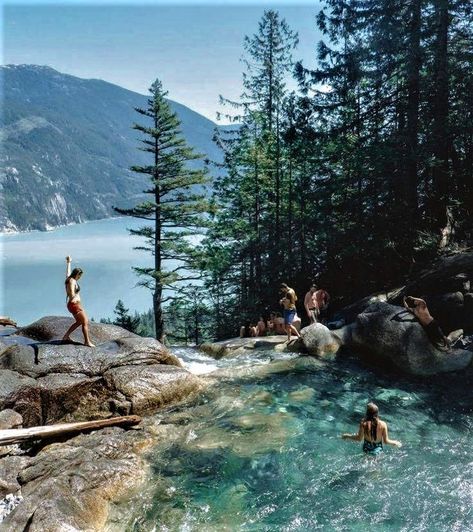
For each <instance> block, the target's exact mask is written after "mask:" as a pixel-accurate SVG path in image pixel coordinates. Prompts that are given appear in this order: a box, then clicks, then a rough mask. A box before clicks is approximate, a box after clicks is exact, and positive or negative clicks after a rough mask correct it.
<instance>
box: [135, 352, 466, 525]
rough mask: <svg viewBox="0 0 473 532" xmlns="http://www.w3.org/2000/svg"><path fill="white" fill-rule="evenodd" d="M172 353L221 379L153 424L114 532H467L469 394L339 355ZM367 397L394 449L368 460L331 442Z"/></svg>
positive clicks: (351, 423)
mask: <svg viewBox="0 0 473 532" xmlns="http://www.w3.org/2000/svg"><path fill="white" fill-rule="evenodd" d="M179 356H180V357H181V358H182V359H183V360H184V363H185V364H186V365H187V367H188V368H189V369H193V370H194V371H195V372H197V373H204V372H209V371H213V372H214V373H213V375H219V376H220V379H222V380H221V381H219V384H217V385H216V386H215V387H214V388H212V389H211V391H210V392H209V393H208V395H207V396H206V397H205V398H204V399H202V400H201V401H200V402H199V404H196V405H193V406H190V407H189V406H187V407H184V408H182V409H180V410H179V409H178V410H172V411H169V412H168V413H166V414H164V415H162V416H160V419H159V421H160V424H159V425H158V429H159V430H161V431H163V432H162V437H161V440H162V443H161V444H160V445H158V446H157V447H156V448H155V449H154V450H153V452H152V453H151V455H150V457H149V460H150V461H151V464H152V478H151V479H150V482H149V485H148V487H147V489H146V490H145V491H144V492H143V493H142V494H141V497H140V500H139V504H138V506H137V507H135V512H134V516H133V519H132V520H131V521H129V524H128V528H127V530H133V531H151V530H173V531H174V530H176V531H203V530H205V531H221V530H232V531H233V530H242V531H273V530H275V531H310V530H340V531H342V530H350V531H352V530H353V531H357V530H360V531H361V530H378V531H379V530H387V531H391V530H392V531H399V530H402V531H412V530H416V531H447V530H448V531H450V530H455V531H462V532H463V531H467V530H473V510H472V508H473V457H472V447H473V432H472V426H473V417H472V401H471V394H470V391H469V390H466V389H465V390H462V389H461V388H459V387H458V386H456V387H452V386H451V385H450V384H449V381H448V379H447V380H446V381H445V382H443V383H442V385H440V384H438V385H433V384H428V385H427V384H422V383H412V382H408V381H404V380H400V379H399V378H396V377H394V376H391V377H382V376H380V375H377V374H376V373H374V372H372V371H370V370H367V369H366V368H363V367H361V366H359V365H358V363H357V362H355V361H350V360H344V361H337V362H317V361H314V362H310V361H309V360H310V359H308V358H304V357H300V358H297V357H294V356H286V357H283V359H281V357H280V355H277V354H276V353H268V352H262V353H256V354H255V355H253V356H252V357H246V358H245V357H243V358H241V357H238V358H234V359H227V360H221V361H218V362H215V361H212V360H211V359H208V358H207V357H205V356H204V355H202V354H198V353H196V352H195V351H191V350H181V351H180V352H179ZM225 367H226V369H225ZM369 400H374V401H375V402H376V403H377V404H378V405H379V407H380V412H381V417H382V419H384V420H386V421H387V422H388V425H389V430H390V436H391V437H392V438H395V439H400V440H401V441H402V442H403V447H402V449H396V448H392V447H388V448H385V451H384V452H383V453H382V455H381V456H379V457H378V458H372V457H367V456H364V455H363V453H362V452H361V447H360V444H359V443H356V442H347V441H343V440H341V438H340V434H341V433H343V432H355V431H356V430H357V427H358V422H359V419H360V418H361V416H362V414H363V411H364V408H365V405H366V403H367V402H368V401H369Z"/></svg>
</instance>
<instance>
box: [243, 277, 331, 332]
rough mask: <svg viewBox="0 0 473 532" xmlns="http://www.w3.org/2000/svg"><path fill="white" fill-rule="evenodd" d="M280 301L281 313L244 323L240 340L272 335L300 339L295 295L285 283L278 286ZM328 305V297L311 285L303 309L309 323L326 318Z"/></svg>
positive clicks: (299, 319) (299, 320)
mask: <svg viewBox="0 0 473 532" xmlns="http://www.w3.org/2000/svg"><path fill="white" fill-rule="evenodd" d="M280 294H281V296H282V297H281V299H280V300H279V304H280V305H281V306H282V308H283V313H282V315H281V313H280V312H277V311H273V312H270V314H269V318H268V319H265V318H264V317H263V316H260V318H259V320H258V321H254V322H251V321H250V320H248V321H246V322H245V324H244V325H242V326H241V327H240V338H250V337H257V336H266V335H274V334H287V339H288V341H290V340H291V336H292V335H295V336H296V337H300V334H299V331H300V330H301V324H302V320H301V318H300V317H299V316H298V314H297V308H296V302H297V295H296V292H295V290H294V289H293V288H291V287H289V286H288V285H287V284H286V283H281V286H280ZM329 303H330V295H329V293H328V292H327V291H326V290H324V289H323V288H319V287H318V286H317V285H316V284H312V285H311V286H310V288H309V291H308V292H307V294H306V295H305V297H304V308H305V311H306V313H307V318H308V319H309V322H310V323H317V322H322V323H324V322H325V320H326V318H327V309H328V306H329Z"/></svg>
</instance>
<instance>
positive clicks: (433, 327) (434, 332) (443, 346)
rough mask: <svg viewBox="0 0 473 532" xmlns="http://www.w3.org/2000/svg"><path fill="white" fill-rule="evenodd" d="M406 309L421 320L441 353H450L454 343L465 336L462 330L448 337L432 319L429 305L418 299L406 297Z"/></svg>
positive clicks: (433, 343)
mask: <svg viewBox="0 0 473 532" xmlns="http://www.w3.org/2000/svg"><path fill="white" fill-rule="evenodd" d="M404 307H405V308H406V309H407V310H408V311H409V312H410V313H411V314H414V316H415V317H416V318H417V319H418V320H419V323H420V324H421V325H422V327H423V328H424V331H425V332H426V334H427V336H428V337H429V340H430V342H431V343H432V345H433V346H434V347H436V348H437V349H440V350H441V351H448V350H449V349H450V346H451V345H452V342H454V341H455V340H458V338H459V337H460V336H461V335H462V334H463V330H462V329H458V331H453V332H451V333H450V334H449V335H448V336H446V335H445V333H444V332H443V331H442V328H441V327H440V325H439V323H438V321H437V320H436V319H435V318H433V317H432V315H431V314H430V312H429V309H428V307H427V303H426V302H425V301H424V300H423V299H420V298H418V297H412V296H404Z"/></svg>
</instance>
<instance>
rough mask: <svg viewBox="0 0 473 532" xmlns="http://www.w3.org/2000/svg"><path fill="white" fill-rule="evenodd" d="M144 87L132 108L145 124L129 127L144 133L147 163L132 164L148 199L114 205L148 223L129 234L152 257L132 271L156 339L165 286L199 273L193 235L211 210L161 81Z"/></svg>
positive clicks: (168, 287)
mask: <svg viewBox="0 0 473 532" xmlns="http://www.w3.org/2000/svg"><path fill="white" fill-rule="evenodd" d="M149 92H150V97H149V98H148V101H147V107H146V108H145V109H140V108H137V109H136V111H137V112H138V113H139V114H140V115H141V116H143V117H144V123H142V124H135V125H134V126H133V127H134V129H136V130H137V131H139V132H141V133H142V135H143V138H142V140H141V143H142V146H141V148H140V149H141V150H143V151H145V152H147V153H149V155H150V164H149V165H146V166H133V167H132V168H131V170H133V171H134V172H136V173H138V174H145V175H146V176H148V178H149V187H148V188H147V189H146V190H144V194H147V195H148V196H149V199H148V200H147V201H143V202H142V203H140V204H138V205H136V206H135V207H133V208H130V209H118V208H116V209H115V210H116V211H117V212H118V213H119V214H122V215H126V216H133V217H135V218H139V219H142V220H145V221H149V222H152V224H151V225H144V226H143V227H141V228H139V229H136V230H135V229H133V230H130V233H131V234H132V235H136V236H139V237H142V238H143V239H144V241H145V243H144V244H142V245H140V246H137V247H136V248H135V249H140V250H144V251H147V252H149V253H151V255H152V256H153V259H154V264H153V266H152V267H146V268H134V270H135V271H136V273H137V274H138V275H139V276H140V277H141V281H140V283H139V284H141V285H142V286H145V287H147V288H149V289H150V290H151V291H152V293H153V310H154V319H155V331H156V338H158V339H160V340H161V339H162V337H163V334H164V320H163V304H164V303H165V302H166V301H169V300H170V299H172V296H171V295H168V294H164V290H174V291H176V290H179V289H182V286H183V283H184V282H187V281H190V280H193V279H196V278H197V277H198V276H197V275H196V274H193V273H192V271H193V269H194V266H195V258H196V256H195V249H194V246H193V244H192V238H193V237H195V236H196V235H199V234H201V233H202V229H203V228H204V227H205V226H206V225H207V224H208V222H207V219H206V217H205V213H207V212H208V211H209V210H211V204H210V202H209V201H207V200H206V199H205V196H204V195H203V193H202V190H203V187H204V186H205V184H206V183H207V172H206V171H205V170H203V169H198V168H196V165H195V164H194V165H192V166H191V163H192V162H193V161H196V160H197V159H200V158H201V157H202V156H201V155H198V154H195V153H194V152H193V150H192V149H191V148H190V147H188V146H187V144H186V141H185V140H184V138H183V137H182V136H181V134H180V130H179V125H180V124H179V120H178V118H177V116H176V114H175V113H173V112H172V111H171V109H170V107H169V104H168V102H167V101H166V99H165V96H166V94H167V93H166V92H165V91H164V90H163V88H162V84H161V82H160V81H159V80H156V81H155V82H154V83H153V84H152V85H151V87H150V89H149ZM170 260H173V261H177V266H175V267H172V268H171V267H168V266H167V264H169V263H168V262H167V261H170Z"/></svg>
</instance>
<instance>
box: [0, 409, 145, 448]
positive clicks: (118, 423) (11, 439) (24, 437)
mask: <svg viewBox="0 0 473 532" xmlns="http://www.w3.org/2000/svg"><path fill="white" fill-rule="evenodd" d="M140 422H141V418H140V417H139V416H120V417H112V418H110V419H99V420H97V421H81V422H77V423H58V424H57V425H46V426H42V427H30V428H28V429H7V430H0V446H2V445H11V444H13V443H21V442H24V441H29V440H42V439H49V438H54V437H57V436H65V435H67V434H75V433H79V432H82V431H84V430H95V429H103V428H105V427H122V426H125V427H127V426H132V425H137V424H138V423H140Z"/></svg>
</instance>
